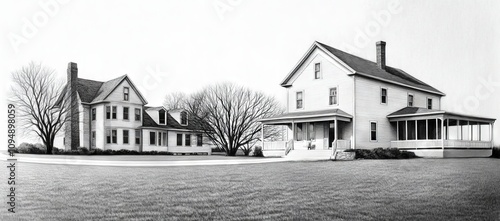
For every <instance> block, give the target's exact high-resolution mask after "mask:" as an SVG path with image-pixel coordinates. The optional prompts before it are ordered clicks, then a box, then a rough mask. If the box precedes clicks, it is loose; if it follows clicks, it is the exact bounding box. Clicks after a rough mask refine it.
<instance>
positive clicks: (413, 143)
mask: <svg viewBox="0 0 500 221" xmlns="http://www.w3.org/2000/svg"><path fill="white" fill-rule="evenodd" d="M391 147H393V148H408V149H418V148H440V147H441V148H442V147H443V140H397V141H391ZM444 147H454V148H470V149H473V148H491V147H492V145H491V141H474V140H444Z"/></svg>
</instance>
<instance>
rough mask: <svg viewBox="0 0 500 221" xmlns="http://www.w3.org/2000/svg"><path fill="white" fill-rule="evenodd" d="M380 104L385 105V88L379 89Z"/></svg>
mask: <svg viewBox="0 0 500 221" xmlns="http://www.w3.org/2000/svg"><path fill="white" fill-rule="evenodd" d="M380 103H382V104H387V88H381V89H380Z"/></svg>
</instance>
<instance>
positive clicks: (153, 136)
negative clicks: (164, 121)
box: [149, 132, 156, 145]
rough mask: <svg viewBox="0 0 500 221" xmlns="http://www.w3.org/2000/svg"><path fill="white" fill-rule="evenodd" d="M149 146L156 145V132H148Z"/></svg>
mask: <svg viewBox="0 0 500 221" xmlns="http://www.w3.org/2000/svg"><path fill="white" fill-rule="evenodd" d="M149 145H156V132H149Z"/></svg>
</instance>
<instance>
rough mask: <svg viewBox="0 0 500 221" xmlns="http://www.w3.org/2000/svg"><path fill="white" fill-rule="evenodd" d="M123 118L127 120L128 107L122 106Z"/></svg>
mask: <svg viewBox="0 0 500 221" xmlns="http://www.w3.org/2000/svg"><path fill="white" fill-rule="evenodd" d="M123 119H124V120H128V107H123Z"/></svg>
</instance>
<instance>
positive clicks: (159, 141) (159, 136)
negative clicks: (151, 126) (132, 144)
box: [158, 132, 161, 146]
mask: <svg viewBox="0 0 500 221" xmlns="http://www.w3.org/2000/svg"><path fill="white" fill-rule="evenodd" d="M158 146H161V132H158Z"/></svg>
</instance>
